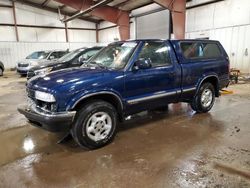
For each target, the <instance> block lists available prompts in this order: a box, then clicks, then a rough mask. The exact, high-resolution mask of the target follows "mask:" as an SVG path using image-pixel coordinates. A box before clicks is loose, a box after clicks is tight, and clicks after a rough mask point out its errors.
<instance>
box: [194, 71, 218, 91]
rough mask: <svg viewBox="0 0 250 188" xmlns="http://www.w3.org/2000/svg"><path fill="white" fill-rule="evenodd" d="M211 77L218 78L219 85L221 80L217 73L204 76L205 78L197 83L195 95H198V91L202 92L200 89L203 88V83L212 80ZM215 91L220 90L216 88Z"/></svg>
mask: <svg viewBox="0 0 250 188" xmlns="http://www.w3.org/2000/svg"><path fill="white" fill-rule="evenodd" d="M211 77H213V78H216V80H217V83H219V78H218V76H217V75H216V74H215V73H210V74H208V75H204V76H203V77H202V78H200V79H199V80H198V82H197V86H196V91H195V95H197V93H198V91H199V90H200V87H201V84H202V83H203V81H204V80H205V79H207V78H211ZM215 89H217V90H218V89H219V88H215Z"/></svg>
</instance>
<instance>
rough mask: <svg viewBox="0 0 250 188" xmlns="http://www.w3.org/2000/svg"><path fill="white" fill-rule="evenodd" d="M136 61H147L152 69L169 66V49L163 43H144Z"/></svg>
mask: <svg viewBox="0 0 250 188" xmlns="http://www.w3.org/2000/svg"><path fill="white" fill-rule="evenodd" d="M138 59H149V60H150V61H151V63H152V67H158V66H168V65H171V60H170V56H169V48H168V47H167V46H166V44H165V43H164V42H145V43H144V46H143V48H142V50H141V52H140V54H139V57H138Z"/></svg>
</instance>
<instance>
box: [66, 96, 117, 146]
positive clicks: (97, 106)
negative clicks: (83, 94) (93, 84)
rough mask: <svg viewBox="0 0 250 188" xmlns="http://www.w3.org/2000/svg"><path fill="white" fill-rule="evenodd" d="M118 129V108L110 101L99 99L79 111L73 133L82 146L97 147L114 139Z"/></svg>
mask: <svg viewBox="0 0 250 188" xmlns="http://www.w3.org/2000/svg"><path fill="white" fill-rule="evenodd" d="M116 129H117V113H116V109H115V108H114V107H113V105H111V104H110V103H108V102H105V101H101V100H97V101H92V102H90V103H88V104H86V105H85V106H83V107H82V108H81V109H80V111H78V112H77V115H76V118H75V121H74V124H73V126H72V129H71V134H72V136H73V138H74V140H75V141H76V142H77V143H78V145H80V146H81V147H87V148H88V149H97V148H100V147H103V146H105V145H107V144H108V143H110V142H111V141H112V140H113V138H114V137H115V135H116Z"/></svg>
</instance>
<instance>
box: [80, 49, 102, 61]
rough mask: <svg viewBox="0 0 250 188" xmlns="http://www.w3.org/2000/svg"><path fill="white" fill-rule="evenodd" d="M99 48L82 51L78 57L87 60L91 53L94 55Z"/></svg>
mask: <svg viewBox="0 0 250 188" xmlns="http://www.w3.org/2000/svg"><path fill="white" fill-rule="evenodd" d="M98 51H99V50H90V51H87V52H86V53H83V54H82V55H81V56H80V58H81V59H83V60H88V59H89V58H91V57H92V56H93V55H95V54H96V53H97V52H98Z"/></svg>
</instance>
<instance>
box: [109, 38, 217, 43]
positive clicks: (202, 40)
mask: <svg viewBox="0 0 250 188" xmlns="http://www.w3.org/2000/svg"><path fill="white" fill-rule="evenodd" d="M141 41H174V42H179V41H182V42H183V41H187V42H198V41H199V42H207V41H210V42H219V41H217V40H209V39H180V40H177V39H135V40H125V41H118V42H141ZM113 43H115V42H113Z"/></svg>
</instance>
